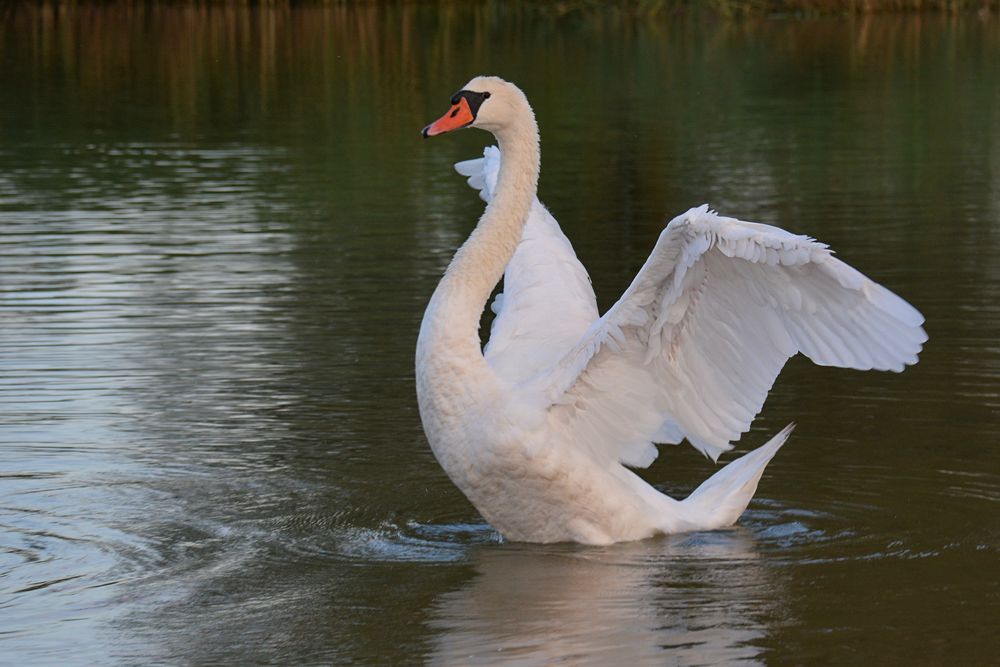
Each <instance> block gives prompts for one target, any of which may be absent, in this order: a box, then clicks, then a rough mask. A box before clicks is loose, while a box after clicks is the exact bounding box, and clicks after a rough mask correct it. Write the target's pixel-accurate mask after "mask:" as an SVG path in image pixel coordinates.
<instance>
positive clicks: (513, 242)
mask: <svg viewBox="0 0 1000 667" xmlns="http://www.w3.org/2000/svg"><path fill="white" fill-rule="evenodd" d="M495 136H496V138H497V143H498V144H499V146H500V155H501V162H500V173H499V175H498V177H497V187H496V190H495V191H494V197H493V201H491V202H490V204H489V205H488V206H487V207H486V211H485V212H484V213H483V215H482V217H481V218H480V219H479V223H478V224H477V225H476V228H475V230H473V232H472V234H470V235H469V238H468V239H467V240H466V241H465V243H464V244H463V245H462V247H461V248H459V249H458V251H457V252H456V253H455V257H454V258H453V259H452V261H451V264H450V265H449V266H448V270H447V271H445V274H444V277H443V278H442V279H441V282H440V283H439V284H438V287H437V289H436V290H435V292H434V296H433V297H431V302H430V304H429V305H428V307H427V311H426V313H425V314H424V323H423V326H422V327H421V332H420V340H419V341H418V356H419V355H422V354H426V353H430V352H431V350H430V349H427V346H428V345H430V346H431V347H433V348H436V349H437V350H438V351H439V352H440V353H441V354H443V355H446V356H448V357H450V358H461V359H463V360H464V361H468V360H470V359H478V360H483V356H482V349H481V348H480V343H479V320H480V317H481V316H482V312H483V308H484V307H485V306H486V302H487V300H488V299H489V297H490V293H491V292H492V291H493V288H494V287H495V286H496V284H497V283H498V282H499V281H500V278H501V277H502V276H503V272H504V269H505V268H506V266H507V262H509V261H510V258H511V257H512V256H513V254H514V250H515V249H516V248H517V244H518V243H519V242H520V240H521V233H522V231H523V229H524V225H525V222H526V221H527V218H528V212H529V211H530V210H531V205H532V202H533V201H534V199H535V192H536V189H537V186H538V172H539V168H540V161H541V158H540V151H539V146H538V126H537V124H536V123H535V117H534V114H533V113H532V112H531V110H530V108H526V109H525V112H524V115H523V116H522V118H520V119H519V122H516V123H512V124H511V125H510V126H509V129H505V130H501V131H498V132H496V133H495ZM483 363H485V361H484V362H483Z"/></svg>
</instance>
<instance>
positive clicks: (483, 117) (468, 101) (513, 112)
mask: <svg viewBox="0 0 1000 667" xmlns="http://www.w3.org/2000/svg"><path fill="white" fill-rule="evenodd" d="M525 114H527V115H528V116H532V113H531V107H530V106H529V105H528V100H527V98H526V97H525V96H524V93H522V92H521V89H520V88H518V87H517V86H515V85H514V84H512V83H509V82H507V81H504V80H503V79H501V78H500V77H498V76H477V77H476V78H474V79H473V80H472V81H469V83H467V84H465V86H463V87H462V89H461V90H460V91H458V92H457V93H455V94H454V95H453V96H452V98H451V108H450V109H448V112H447V113H445V115H443V116H441V117H440V118H439V119H437V120H436V121H434V122H433V123H431V124H430V125H428V126H427V127H425V128H424V129H423V132H422V134H423V135H424V138H427V137H433V136H436V135H438V134H444V133H445V132H451V131H452V130H458V129H461V128H463V127H478V128H481V129H483V130H488V131H490V132H493V133H494V134H496V133H498V132H502V131H503V130H505V129H507V128H508V127H511V126H512V125H513V124H515V123H516V122H517V121H518V120H521V119H523V118H524V116H525ZM532 117H533V116H532Z"/></svg>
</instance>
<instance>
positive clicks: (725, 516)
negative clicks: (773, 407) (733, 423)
mask: <svg viewBox="0 0 1000 667" xmlns="http://www.w3.org/2000/svg"><path fill="white" fill-rule="evenodd" d="M794 429H795V424H789V425H788V426H786V427H785V428H783V429H782V430H781V432H780V433H778V434H777V435H776V436H774V437H773V438H771V439H770V440H768V441H767V443H766V444H764V445H761V446H760V447H758V448H757V449H755V450H753V451H752V452H750V453H749V454H744V455H743V456H741V457H740V458H738V459H736V460H735V461H732V462H731V463H729V464H728V465H726V466H725V467H724V468H722V470H720V471H718V472H717V473H715V474H714V475H712V476H711V477H709V478H708V479H707V480H705V481H704V482H702V484H701V486H699V487H698V488H697V489H695V490H694V491H693V492H692V493H691V495H690V496H688V497H687V498H685V499H684V500H683V501H682V502H681V505H682V506H683V507H684V508H685V509H687V510H688V512H689V513H690V514H689V516H688V517H687V518H688V520H689V521H690V522H691V523H694V524H697V525H699V527H700V528H701V529H703V530H711V529H713V528H723V527H725V526H730V525H732V524H734V523H736V520H737V519H739V518H740V515H741V514H743V511H744V510H745V509H746V508H747V505H749V504H750V499H751V498H753V494H754V493H755V492H756V491H757V482H759V481H760V477H761V475H763V474H764V468H765V467H767V464H768V462H770V460H771V459H772V458H773V457H774V455H775V454H776V453H777V452H778V450H779V449H780V448H781V446H782V445H783V444H785V440H787V439H788V436H789V435H790V434H791V433H792V431H793V430H794Z"/></svg>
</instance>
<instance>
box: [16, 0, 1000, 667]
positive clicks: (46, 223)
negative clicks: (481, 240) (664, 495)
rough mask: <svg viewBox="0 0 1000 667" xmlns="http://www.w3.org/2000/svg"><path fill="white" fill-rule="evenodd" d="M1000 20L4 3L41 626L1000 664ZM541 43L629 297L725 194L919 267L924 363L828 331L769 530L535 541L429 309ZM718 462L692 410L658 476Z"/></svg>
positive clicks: (71, 644)
mask: <svg viewBox="0 0 1000 667" xmlns="http://www.w3.org/2000/svg"><path fill="white" fill-rule="evenodd" d="M997 63H1000V23H998V19H997V17H996V16H995V15H994V16H993V18H992V19H986V20H982V19H977V18H975V17H967V18H962V17H960V18H951V19H945V18H927V17H924V18H906V19H892V18H886V19H879V20H871V21H860V20H859V21H848V20H843V21H841V20H825V21H817V22H797V21H790V20H771V21H764V22H756V23H742V24H728V23H717V22H712V21H710V20H701V19H698V18H682V17H675V18H670V17H660V18H656V19H636V18H630V17H628V16H623V15H621V14H619V13H617V12H616V11H613V10H608V11H606V12H602V11H597V10H594V11H592V12H579V11H570V12H568V13H565V14H559V13H557V12H555V11H548V10H543V9H538V8H534V9H532V8H531V7H529V8H526V9H521V10H518V9H504V8H502V7H499V6H494V5H487V6H485V7H481V8H474V9H470V8H465V7H462V8H456V7H445V8H443V9H441V8H438V7H437V6H422V7H421V6H406V7H404V8H393V7H381V8H377V7H366V8H359V9H353V10H352V9H346V8H333V9H309V8H303V9H295V10H287V9H284V10H275V11H260V12H253V11H247V10H236V9H233V10H227V9H220V8H216V9H204V8H203V9H185V8H178V7H168V6H164V7H158V6H156V5H151V6H145V8H144V9H134V10H127V9H120V8H119V9H116V8H114V7H110V8H104V9H87V8H86V7H83V6H79V7H77V8H76V9H69V10H67V9H66V8H65V7H64V8H63V10H62V13H57V12H54V11H52V10H51V9H45V8H44V7H42V8H38V7H34V8H30V9H22V10H17V11H13V10H10V9H8V10H6V13H5V14H2V18H0V445H2V446H0V655H2V656H3V657H2V658H0V662H11V663H16V664H27V663H48V664H52V663H58V664H94V663H121V664H139V663H149V662H160V663H182V664H190V663H199V664H202V663H213V662H220V663H238V662H242V661H281V662H285V663H293V662H309V663H336V664H345V663H357V664H379V665H384V664H407V665H409V664H422V663H429V664H435V665H437V664H440V665H465V664H518V665H541V664H552V663H558V662H562V663H563V664H595V665H607V664H615V663H618V664H632V665H662V664H669V665H688V664H737V663H741V664H755V663H767V664H815V663H819V662H822V663H839V664H878V663H886V662H894V663H902V662H907V663H915V664H941V663H945V662H947V664H955V665H966V664H987V663H990V662H993V661H994V660H996V656H997V651H998V650H1000V640H998V636H997V634H996V621H997V617H998V612H1000V560H998V556H1000V518H998V516H1000V515H998V510H1000V449H998V433H1000V343H998V340H1000V305H998V304H1000V262H998V260H997V257H998V256H1000V68H998V67H997ZM481 72H482V73H497V74H502V75H503V76H505V77H507V78H509V79H512V80H515V81H517V82H518V83H519V84H521V85H522V86H523V88H524V89H525V90H526V91H527V93H528V95H529V98H530V99H531V100H532V101H533V103H534V105H535V108H536V111H537V114H538V117H539V121H540V125H541V131H542V138H543V156H544V160H543V169H542V183H541V196H542V199H543V200H544V201H545V202H546V203H547V204H548V205H549V206H550V208H551V209H552V211H553V212H554V214H555V215H556V217H557V218H558V219H559V220H560V221H561V222H562V223H563V227H564V229H565V230H566V231H567V233H568V235H569V236H570V237H571V238H572V239H573V242H574V244H575V246H576V249H577V251H578V254H579V255H580V257H581V259H582V260H583V262H584V263H585V265H586V266H587V267H588V268H589V270H590V272H591V276H592V278H593V281H594V284H595V287H596V289H597V291H598V298H599V301H600V303H601V305H602V307H607V306H608V305H610V304H611V303H613V301H614V300H615V298H616V297H617V295H618V294H619V293H620V292H621V290H622V289H623V288H624V287H625V286H626V285H627V284H628V282H629V280H630V278H631V276H632V275H633V274H634V272H635V271H636V270H637V269H638V268H639V266H640V265H641V264H642V262H643V260H644V259H645V257H646V255H647V254H648V252H649V250H650V248H651V246H652V244H653V241H654V240H655V238H656V236H657V234H658V232H659V230H660V228H661V226H662V224H663V222H664V221H665V220H666V219H668V218H669V217H672V216H673V215H675V214H676V213H678V212H680V211H683V210H685V209H687V208H689V207H691V206H694V205H698V204H700V203H702V202H710V203H711V204H712V205H713V206H715V207H717V208H719V209H720V210H721V211H722V212H724V213H727V214H733V215H738V216H740V217H743V218H746V219H753V220H760V221H764V222H769V223H773V224H778V225H781V226H784V227H787V228H789V229H791V230H794V231H797V232H803V233H809V234H811V235H814V236H817V237H818V238H820V239H821V240H824V241H826V242H828V243H830V244H831V245H833V247H834V248H836V249H837V250H838V251H839V253H840V256H841V257H842V258H843V259H845V260H847V261H848V262H850V263H852V264H854V265H855V266H857V267H858V268H860V269H862V270H863V271H866V272H868V273H869V274H871V275H872V276H873V277H875V278H876V279H878V280H880V281H881V282H883V283H884V284H886V285H887V286H888V287H890V288H892V289H894V290H896V291H898V292H899V293H900V294H902V295H904V296H905V297H906V298H907V299H909V300H910V301H912V302H913V303H914V304H915V305H916V306H917V307H918V308H920V309H921V310H922V311H923V312H924V314H925V315H926V316H927V320H928V323H927V330H928V332H929V334H930V336H931V339H930V342H929V344H928V346H927V348H926V350H925V353H924V355H923V357H922V360H921V363H920V364H919V365H918V366H916V367H915V368H913V369H910V370H908V371H907V372H906V373H904V374H902V375H892V374H877V373H857V372H851V371H843V370H833V369H824V368H818V367H814V366H812V365H810V364H808V363H806V362H804V361H803V360H801V359H798V360H793V362H792V363H790V364H789V366H788V367H787V369H786V371H785V372H784V374H783V375H782V376H781V377H780V379H779V381H778V383H777V385H776V386H775V389H774V391H773V392H772V395H771V398H770V399H769V401H768V403H767V405H766V406H765V411H764V413H763V415H762V417H761V418H760V419H759V420H758V422H757V423H756V424H755V427H754V430H753V431H752V432H751V433H750V434H748V435H747V436H746V437H745V438H744V441H743V443H742V444H741V447H740V449H741V450H745V449H746V448H748V447H753V446H756V445H758V444H760V443H761V442H763V440H764V439H765V438H766V437H768V435H769V434H772V433H773V432H774V431H776V430H777V429H778V428H780V427H781V426H783V425H784V424H785V423H787V422H789V421H792V420H795V421H797V422H798V423H799V428H798V430H797V431H796V433H795V435H794V436H793V438H792V440H791V442H790V443H789V445H788V446H787V447H786V448H785V449H783V450H782V452H781V454H780V455H779V457H778V458H777V459H776V460H775V461H774V462H773V463H772V465H771V467H770V468H769V469H768V471H767V474H766V476H765V478H764V481H763V482H762V484H761V487H760V491H759V494H758V499H757V500H756V501H755V502H754V503H753V504H752V506H751V509H750V511H749V512H748V513H747V514H746V515H745V516H744V518H743V520H742V521H741V522H740V525H739V526H738V527H736V528H735V529H733V530H729V531H720V532H713V533H699V534H692V535H684V536H677V537H672V538H664V539H658V540H651V541H647V542H644V543H640V544H629V545H620V546H615V547H611V548H601V549H594V548H581V547H572V546H556V547H535V546H530V545H519V544H504V543H501V541H500V540H499V539H498V537H497V536H496V535H495V534H494V533H493V531H491V529H490V528H489V527H488V526H487V525H485V524H484V523H483V521H482V520H481V519H480V518H479V517H478V515H477V514H476V512H475V511H474V510H473V508H472V507H471V506H470V505H469V504H468V503H467V502H466V501H465V500H464V498H463V497H462V496H461V495H460V494H459V493H458V492H457V491H456V490H455V489H454V488H453V487H452V485H451V484H450V483H449V481H448V480H447V478H446V477H445V476H444V474H443V473H442V472H441V470H440V469H439V468H438V466H437V464H436V463H435V461H434V460H433V458H432V456H431V453H430V451H429V449H428V447H427V443H426V441H425V440H424V437H423V434H422V431H421V427H420V421H419V417H418V414H417V410H416V402H415V397H414V389H413V365H412V360H413V347H414V342H415V338H416V331H417V326H418V323H419V321H420V317H421V314H422V310H423V307H424V304H425V302H426V300H427V298H428V297H429V295H430V293H431V291H432V290H433V287H434V284H435V281H436V280H437V278H438V277H439V276H440V274H441V272H442V271H443V269H444V267H445V265H446V263H447V261H448V259H449V257H450V255H451V253H452V251H453V250H454V248H455V247H456V246H457V245H458V244H459V243H460V242H461V240H462V239H463V238H464V236H465V235H466V234H467V233H468V232H469V231H470V229H471V226H472V224H473V223H474V221H475V219H476V217H477V215H478V214H479V212H480V211H481V206H482V204H481V202H479V200H478V199H477V197H476V195H475V193H474V192H473V191H472V190H469V189H468V188H467V187H466V186H465V184H464V183H463V181H462V179H460V178H458V177H457V176H455V175H454V174H453V173H451V170H450V165H451V163H453V162H455V161H456V160H459V159H464V158H469V157H474V156H476V155H478V154H479V153H480V151H481V149H482V147H483V146H484V145H486V143H487V140H488V137H487V135H486V134H484V133H477V132H465V133H459V134H458V135H456V136H452V137H448V138H443V139H439V140H436V141H433V142H425V141H422V140H421V139H420V138H419V135H418V131H419V129H420V128H421V127H422V126H423V125H424V124H425V123H426V122H428V121H429V120H432V119H433V118H436V117H437V116H438V115H439V114H440V113H441V112H442V111H444V110H445V108H446V107H447V100H448V98H449V97H450V95H451V94H452V93H453V92H454V91H455V90H456V89H457V88H458V87H459V86H460V85H461V84H463V83H464V82H465V81H466V80H468V79H469V78H470V77H471V76H472V75H473V74H477V73H481ZM712 470H713V466H712V465H711V464H710V463H709V462H708V461H706V460H704V459H703V458H702V457H700V455H698V454H697V453H696V452H695V451H694V450H693V449H691V448H688V447H683V448H670V449H667V450H666V451H664V453H663V455H662V456H661V458H660V460H659V461H658V462H657V463H656V464H655V465H654V466H653V467H652V468H651V469H650V470H649V471H648V472H645V473H644V475H645V476H646V477H647V479H649V480H651V482H653V483H654V484H656V485H657V486H658V487H659V488H661V489H664V490H666V491H668V492H671V493H677V494H683V493H686V492H687V491H688V490H690V489H691V488H693V486H694V485H696V484H697V483H698V482H699V481H700V480H701V479H703V478H704V477H706V476H707V475H708V474H709V473H710V472H711V471H712Z"/></svg>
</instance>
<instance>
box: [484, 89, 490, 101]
mask: <svg viewBox="0 0 1000 667" xmlns="http://www.w3.org/2000/svg"><path fill="white" fill-rule="evenodd" d="M483 99H484V100H488V99H490V93H489V91H487V92H485V93H483Z"/></svg>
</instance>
